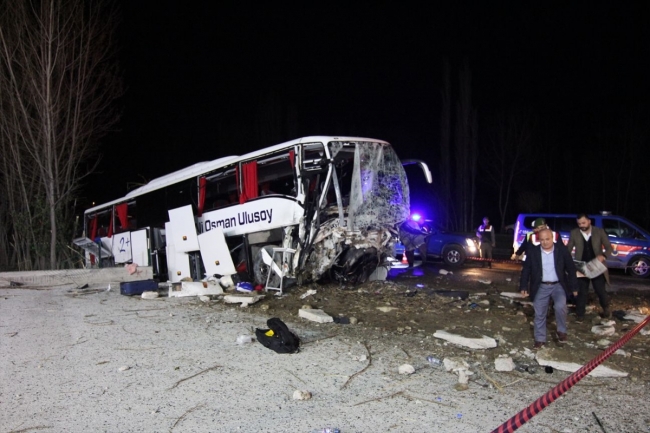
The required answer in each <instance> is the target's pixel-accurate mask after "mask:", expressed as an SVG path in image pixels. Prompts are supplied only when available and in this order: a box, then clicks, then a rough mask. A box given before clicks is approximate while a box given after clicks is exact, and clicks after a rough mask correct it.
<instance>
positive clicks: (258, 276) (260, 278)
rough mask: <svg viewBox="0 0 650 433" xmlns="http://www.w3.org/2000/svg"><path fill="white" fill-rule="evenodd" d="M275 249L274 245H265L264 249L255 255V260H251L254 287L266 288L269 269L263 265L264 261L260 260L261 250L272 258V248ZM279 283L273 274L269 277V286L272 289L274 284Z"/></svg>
mask: <svg viewBox="0 0 650 433" xmlns="http://www.w3.org/2000/svg"><path fill="white" fill-rule="evenodd" d="M275 247H276V245H265V246H264V247H262V248H260V250H259V251H258V253H257V255H256V256H255V260H253V277H254V278H255V285H258V284H261V285H263V286H266V280H267V278H268V276H269V267H268V265H267V264H266V263H264V260H263V258H262V250H264V251H266V252H267V253H268V254H269V256H271V257H273V248H275ZM279 283H280V277H279V276H278V275H275V274H273V275H272V276H271V280H270V281H269V284H271V286H273V287H276V284H279Z"/></svg>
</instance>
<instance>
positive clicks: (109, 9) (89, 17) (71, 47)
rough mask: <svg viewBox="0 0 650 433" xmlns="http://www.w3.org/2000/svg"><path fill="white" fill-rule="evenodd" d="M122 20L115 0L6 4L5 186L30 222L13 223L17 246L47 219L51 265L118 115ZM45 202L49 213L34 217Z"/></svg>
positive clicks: (13, 210) (1, 125)
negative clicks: (119, 29) (96, 155)
mask: <svg viewBox="0 0 650 433" xmlns="http://www.w3.org/2000/svg"><path fill="white" fill-rule="evenodd" d="M116 19H117V13H116V8H115V6H114V3H113V2H112V1H110V0H97V1H94V2H91V1H89V2H84V1H83V0H59V1H57V0H26V1H7V2H3V3H2V4H1V5H0V76H1V78H0V108H1V110H2V116H0V134H1V136H0V143H1V145H0V146H1V148H2V156H3V157H7V158H8V159H7V160H6V161H5V164H4V166H3V169H4V171H3V174H4V179H3V180H4V184H3V187H4V189H5V193H6V194H7V197H8V200H9V202H10V203H9V205H8V208H9V215H10V217H11V218H12V219H13V221H14V223H16V221H17V220H16V218H22V219H23V220H22V221H26V222H28V223H29V224H25V225H24V226H16V225H14V226H13V227H12V229H13V233H14V238H15V239H16V240H18V241H20V242H21V245H17V248H19V249H22V248H24V245H25V243H26V242H35V244H36V245H38V244H39V242H41V243H42V242H43V241H44V240H42V239H37V236H38V235H39V233H38V232H37V231H36V230H35V229H36V228H38V227H41V228H43V227H45V228H46V232H47V234H48V238H49V239H47V240H46V241H45V242H46V244H47V245H48V254H47V256H48V257H49V260H47V261H49V267H50V268H52V269H54V268H56V267H57V259H58V254H57V244H59V245H60V244H62V243H67V242H69V239H60V233H59V228H60V226H61V224H62V223H63V221H65V220H66V218H65V216H66V213H67V212H69V205H70V203H71V202H72V200H73V198H74V194H75V192H76V191H78V189H79V187H80V184H81V180H82V179H83V177H84V176H86V175H87V174H89V172H90V171H92V169H93V168H94V166H93V165H92V164H89V161H90V159H91V157H92V156H94V151H95V150H96V144H97V143H98V140H99V138H101V137H102V136H103V135H104V134H105V133H106V132H108V131H109V130H110V128H111V127H112V126H113V125H114V124H115V122H116V121H117V120H118V113H117V110H116V105H115V104H114V102H115V99H116V98H118V97H119V96H121V92H122V87H121V81H120V78H119V74H118V67H117V62H116V60H115V51H114V48H115V45H114V40H113V34H114V30H115V26H116V23H117V21H116ZM8 188H16V191H18V192H16V193H14V192H12V190H9V189H8ZM39 207H40V208H42V209H43V210H44V212H45V214H46V215H47V217H46V219H45V220H44V221H41V220H40V219H36V218H40V217H41V216H40V215H39V213H38V211H39ZM18 221H20V220H18ZM23 230H27V232H23ZM61 250H63V249H60V251H61ZM31 252H34V251H31ZM35 253H36V254H37V255H40V252H39V251H36V252H35ZM20 254H21V257H20V258H19V260H31V261H32V263H34V260H35V258H34V257H30V255H29V251H24V252H22V253H20ZM38 266H42V264H39V265H38Z"/></svg>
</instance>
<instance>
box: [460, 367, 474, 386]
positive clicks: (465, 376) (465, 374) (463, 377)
mask: <svg viewBox="0 0 650 433" xmlns="http://www.w3.org/2000/svg"><path fill="white" fill-rule="evenodd" d="M472 374H474V373H473V372H471V371H469V370H468V369H466V368H461V369H459V370H458V383H460V384H463V385H467V384H468V383H469V376H470V375H472Z"/></svg>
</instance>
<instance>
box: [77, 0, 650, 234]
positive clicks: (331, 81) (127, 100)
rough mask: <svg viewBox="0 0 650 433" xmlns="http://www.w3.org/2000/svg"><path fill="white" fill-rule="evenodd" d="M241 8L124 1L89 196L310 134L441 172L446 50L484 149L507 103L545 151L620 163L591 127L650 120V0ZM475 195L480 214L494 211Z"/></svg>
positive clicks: (554, 172)
mask: <svg viewBox="0 0 650 433" xmlns="http://www.w3.org/2000/svg"><path fill="white" fill-rule="evenodd" d="M239 3H241V4H236V5H235V4H231V3H230V2H214V3H212V2H210V3H208V2H177V1H156V2H145V1H124V2H123V4H122V5H121V9H122V15H123V22H122V25H121V27H120V29H119V32H118V36H119V40H120V45H121V46H120V61H121V67H122V69H123V72H124V81H125V85H126V93H125V95H124V97H123V98H122V99H121V100H120V104H121V105H122V107H123V115H122V120H121V121H120V123H119V124H118V125H117V129H118V130H117V131H116V132H115V133H113V134H111V135H110V136H108V137H106V138H105V139H104V140H103V142H102V146H101V153H102V154H103V157H102V161H101V163H100V166H99V167H98V172H97V174H95V175H93V176H91V177H90V178H89V181H88V182H89V185H88V188H87V192H86V199H88V200H93V201H96V202H98V203H99V202H103V201H108V200H111V199H114V198H117V197H119V196H122V195H124V194H126V192H127V183H128V182H143V181H145V180H150V179H152V178H154V177H157V176H161V175H163V174H166V173H168V172H170V171H173V170H177V169H180V168H183V167H185V166H188V165H191V164H193V163H196V162H199V161H205V160H211V159H215V158H218V157H221V156H225V155H231V154H243V153H246V152H249V151H252V150H256V149H259V148H262V147H265V146H268V145H272V144H277V143H280V142H283V141H287V140H290V139H293V138H298V137H301V136H307V135H354V136H367V137H373V138H379V139H384V140H387V141H390V142H391V143H392V144H393V146H394V147H395V149H396V151H397V153H398V154H399V156H400V157H402V158H407V157H417V158H421V159H424V160H425V161H427V162H428V163H429V165H430V166H431V168H432V169H434V171H435V169H436V168H437V164H438V163H437V159H436V156H437V152H438V147H437V146H438V143H439V139H440V108H441V102H440V92H441V82H442V64H443V60H444V59H448V61H449V63H450V66H451V78H452V91H453V92H454V93H457V87H458V86H457V81H458V80H457V78H458V74H459V71H460V69H461V67H462V66H463V64H464V62H467V64H468V66H469V68H470V70H471V72H472V102H473V105H474V106H475V108H476V109H477V112H478V118H479V147H480V148H481V152H485V151H489V140H488V139H487V138H486V136H485V135H484V134H482V132H483V131H486V130H487V129H488V127H487V126H486V125H485V124H486V122H487V121H488V120H487V119H490V118H492V117H493V115H494V114H495V113H499V112H505V111H521V112H523V111H529V112H532V113H534V115H535V116H536V118H537V119H538V128H539V129H538V130H539V137H540V141H539V143H537V144H536V145H537V146H540V147H541V148H543V149H548V152H543V153H550V154H551V155H556V156H557V157H560V156H561V154H562V153H566V152H570V153H572V154H574V155H580V153H581V152H583V151H586V150H587V149H589V150H591V151H595V152H602V153H603V154H604V155H605V159H609V158H610V154H609V153H608V152H610V151H611V149H610V148H605V147H606V146H604V147H603V148H599V146H596V147H595V148H594V145H593V144H589V143H591V142H589V141H588V140H587V138H586V137H589V136H590V135H593V134H592V133H593V131H594V130H596V129H599V128H600V129H602V128H603V127H606V128H614V129H616V128H618V127H620V124H621V122H622V121H623V119H625V118H627V116H628V115H629V113H631V112H634V113H637V115H639V116H640V117H641V118H642V119H645V120H648V119H649V116H648V115H649V113H650V109H649V103H648V101H650V99H649V97H650V85H649V84H648V83H649V81H650V67H649V64H650V51H649V49H648V43H649V42H650V34H649V33H650V31H649V30H648V28H649V26H648V22H650V21H649V18H650V13H649V12H650V10H649V6H647V5H648V3H646V2H638V3H643V4H645V6H642V5H631V3H632V2H607V3H600V2H585V3H577V2H573V3H572V4H570V5H569V4H567V2H543V3H539V2H535V3H529V2H507V3H504V2H499V4H497V5H492V4H488V2H454V4H453V5H446V6H436V5H428V6H417V7H413V6H408V5H405V4H403V2H399V3H398V2H351V3H354V4H352V5H346V6H340V5H337V4H336V3H334V2H321V3H313V2H307V3H301V4H300V5H293V7H290V6H289V5H285V4H283V3H282V2H264V3H261V4H255V5H251V4H249V3H247V2H239ZM474 3H481V4H480V5H478V6H477V5H476V4H474ZM521 3H526V4H525V5H522V4H521ZM414 4H415V3H414ZM417 4H424V3H420V2H418V3H417ZM645 124H647V125H650V122H645ZM611 148H612V149H615V148H616V146H615V145H614V144H612V146H611ZM548 165H549V166H550V165H551V164H548ZM434 175H435V173H434ZM531 176H533V177H540V176H558V177H562V176H564V173H563V172H562V171H561V170H559V169H558V168H549V169H548V170H542V171H536V172H534V173H531ZM98 184H101V185H102V188H97V187H96V186H97V185H98ZM558 184H561V182H558ZM565 187H568V185H566V186H565ZM434 188H435V186H434ZM557 188H559V186H558V187H557ZM647 189H648V188H647V187H646V188H644V191H643V194H644V195H643V197H644V200H646V201H648V198H649V197H648V192H647ZM559 190H560V191H561V188H560V189H559ZM479 192H480V193H481V195H482V196H483V199H482V200H478V201H477V203H478V204H477V206H478V207H479V209H478V212H479V213H481V214H482V213H488V212H490V213H493V212H495V210H494V208H493V207H492V206H491V205H490V200H489V199H488V200H486V199H485V196H489V194H490V193H489V191H488V190H487V189H486V188H484V187H483V186H480V187H479ZM560 195H561V194H560ZM558 198H559V199H561V197H560V196H558ZM549 206H550V203H546V204H545V209H544V210H548V209H547V208H548V207H549ZM556 208H557V209H558V211H564V209H565V208H566V206H565V205H559V204H558V206H557V207H556ZM567 210H568V209H567ZM578 210H581V209H572V211H573V212H575V211H578ZM586 210H587V211H589V212H591V211H596V210H597V209H586ZM512 212H513V213H514V214H515V215H516V213H517V210H516V209H515V206H514V205H513V210H512ZM638 212H640V213H642V212H643V211H638ZM513 218H514V215H513ZM641 218H642V219H643V218H645V217H643V216H642V217H641ZM640 222H641V221H640ZM478 223H480V221H477V225H478Z"/></svg>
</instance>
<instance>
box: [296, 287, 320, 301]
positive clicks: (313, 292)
mask: <svg viewBox="0 0 650 433" xmlns="http://www.w3.org/2000/svg"><path fill="white" fill-rule="evenodd" d="M316 293H317V292H316V290H314V289H309V290H307V291H306V292H305V293H303V294H302V295H300V299H305V298H306V297H307V296H311V295H315V294H316Z"/></svg>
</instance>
